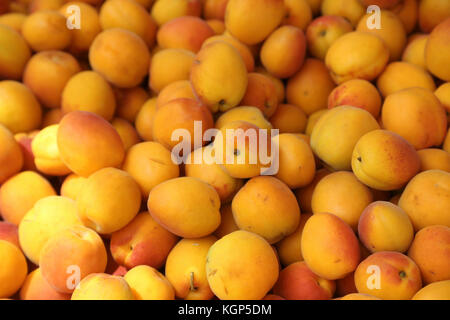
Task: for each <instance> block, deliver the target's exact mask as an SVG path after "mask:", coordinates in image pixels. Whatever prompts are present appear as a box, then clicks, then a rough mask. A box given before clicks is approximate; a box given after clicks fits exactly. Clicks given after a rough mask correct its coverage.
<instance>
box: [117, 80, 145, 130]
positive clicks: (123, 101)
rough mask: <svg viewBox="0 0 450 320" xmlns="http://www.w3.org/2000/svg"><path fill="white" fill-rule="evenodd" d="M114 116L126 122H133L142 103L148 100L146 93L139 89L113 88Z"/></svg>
mask: <svg viewBox="0 0 450 320" xmlns="http://www.w3.org/2000/svg"><path fill="white" fill-rule="evenodd" d="M114 93H115V97H116V98H115V100H116V115H117V116H118V117H120V118H122V119H123V120H126V121H128V122H132V123H133V122H134V121H135V120H136V117H137V115H138V113H139V111H140V110H141V108H142V106H143V105H144V103H145V102H146V101H147V100H148V99H149V94H148V93H147V91H146V90H145V89H143V88H141V87H134V88H129V89H119V88H115V90H114Z"/></svg>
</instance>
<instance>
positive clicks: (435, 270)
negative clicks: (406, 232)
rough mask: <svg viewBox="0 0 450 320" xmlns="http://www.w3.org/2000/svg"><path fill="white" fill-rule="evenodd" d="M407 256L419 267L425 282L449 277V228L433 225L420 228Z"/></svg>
mask: <svg viewBox="0 0 450 320" xmlns="http://www.w3.org/2000/svg"><path fill="white" fill-rule="evenodd" d="M408 256H409V257H410V258H411V259H413V260H414V262H415V263H416V264H417V266H418V267H419V269H420V272H421V274H422V280H423V282H424V283H425V284H429V283H431V282H437V281H442V280H448V279H450V262H449V261H450V228H449V227H446V226H441V225H434V226H429V227H425V228H423V229H421V230H420V231H419V232H417V233H416V236H415V237H414V241H413V242H412V244H411V247H409V250H408Z"/></svg>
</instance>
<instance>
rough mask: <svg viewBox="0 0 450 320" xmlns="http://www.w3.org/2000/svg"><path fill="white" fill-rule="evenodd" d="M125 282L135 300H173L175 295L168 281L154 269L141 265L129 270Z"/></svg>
mask: <svg viewBox="0 0 450 320" xmlns="http://www.w3.org/2000/svg"><path fill="white" fill-rule="evenodd" d="M124 279H125V281H126V282H127V283H128V285H129V286H130V288H131V291H133V294H134V297H135V299H136V300H173V299H174V298H175V293H174V290H173V287H172V285H171V284H170V282H169V280H167V278H166V277H165V276H164V275H163V274H161V273H160V272H159V271H158V270H156V269H155V268H152V267H149V266H145V265H141V266H137V267H134V268H133V269H131V270H129V271H128V272H127V273H126V274H125V276H124Z"/></svg>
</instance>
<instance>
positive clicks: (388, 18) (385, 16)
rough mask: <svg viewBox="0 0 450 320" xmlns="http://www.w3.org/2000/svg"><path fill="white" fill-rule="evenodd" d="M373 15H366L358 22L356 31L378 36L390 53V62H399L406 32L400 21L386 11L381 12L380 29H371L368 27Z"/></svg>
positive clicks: (393, 14)
mask: <svg viewBox="0 0 450 320" xmlns="http://www.w3.org/2000/svg"><path fill="white" fill-rule="evenodd" d="M372 16H373V13H367V14H366V15H365V16H363V17H362V18H361V20H359V23H358V26H357V27H356V30H357V31H363V32H369V33H372V34H375V35H377V36H379V37H380V38H381V39H383V41H384V42H385V44H386V45H387V47H388V48H389V52H390V61H396V60H399V59H400V58H401V56H402V53H403V49H404V48H405V46H406V31H405V28H404V26H403V23H402V21H401V20H400V18H399V17H397V15H396V14H395V13H393V12H391V11H388V10H381V11H380V17H379V19H380V20H381V21H382V28H380V29H377V28H375V29H373V28H371V27H370V20H369V19H373V18H372Z"/></svg>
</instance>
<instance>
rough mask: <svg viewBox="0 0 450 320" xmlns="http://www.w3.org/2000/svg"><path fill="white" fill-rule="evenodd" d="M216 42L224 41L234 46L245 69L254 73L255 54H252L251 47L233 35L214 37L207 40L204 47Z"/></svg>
mask: <svg viewBox="0 0 450 320" xmlns="http://www.w3.org/2000/svg"><path fill="white" fill-rule="evenodd" d="M216 41H223V42H226V43H228V44H230V45H232V46H233V47H234V48H235V49H236V50H237V51H239V54H240V55H241V57H242V59H243V61H244V63H245V67H246V68H247V71H248V72H253V71H254V69H255V58H254V57H253V53H252V52H251V50H250V48H249V46H247V45H245V44H243V43H242V42H240V41H239V40H238V39H236V38H235V37H233V36H231V35H227V34H224V35H220V36H213V37H210V38H208V39H206V40H205V41H204V42H203V46H206V45H208V44H210V43H213V42H216Z"/></svg>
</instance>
